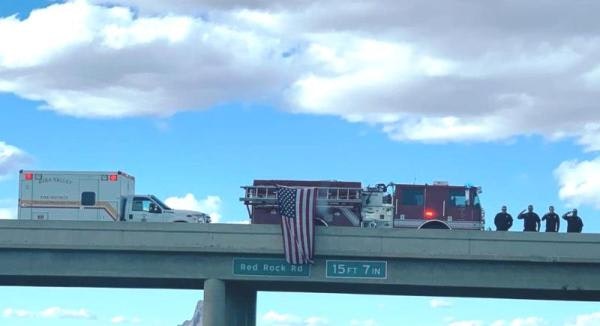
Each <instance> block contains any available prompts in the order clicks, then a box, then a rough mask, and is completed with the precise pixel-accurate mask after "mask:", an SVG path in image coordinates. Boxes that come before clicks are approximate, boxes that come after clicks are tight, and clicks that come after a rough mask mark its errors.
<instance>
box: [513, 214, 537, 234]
mask: <svg viewBox="0 0 600 326" xmlns="http://www.w3.org/2000/svg"><path fill="white" fill-rule="evenodd" d="M518 219H520V220H525V221H524V222H523V231H536V232H537V230H538V229H539V227H538V226H539V225H540V217H539V216H538V215H537V214H536V213H534V212H531V213H530V212H527V213H522V214H519V216H518Z"/></svg>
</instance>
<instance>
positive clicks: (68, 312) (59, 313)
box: [2, 307, 96, 319]
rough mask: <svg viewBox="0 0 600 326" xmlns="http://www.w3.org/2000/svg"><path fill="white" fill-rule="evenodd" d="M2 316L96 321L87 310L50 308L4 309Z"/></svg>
mask: <svg viewBox="0 0 600 326" xmlns="http://www.w3.org/2000/svg"><path fill="white" fill-rule="evenodd" d="M2 315H3V316H4V317H8V318H10V317H16V318H44V319H48V318H67V319H96V316H94V315H93V314H92V313H90V311H89V310H87V309H65V308H61V307H49V308H46V309H44V310H42V311H38V312H36V311H29V310H25V309H14V308H6V309H4V311H3V313H2Z"/></svg>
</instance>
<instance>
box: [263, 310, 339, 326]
mask: <svg viewBox="0 0 600 326" xmlns="http://www.w3.org/2000/svg"><path fill="white" fill-rule="evenodd" d="M261 319H262V321H263V322H264V323H266V324H267V325H273V326H275V325H276V326H320V325H329V321H328V320H327V319H326V318H323V317H319V316H310V317H307V318H302V317H300V316H297V315H293V314H285V313H279V312H277V311H274V310H270V311H268V312H266V313H265V314H264V315H263V316H262V318H261Z"/></svg>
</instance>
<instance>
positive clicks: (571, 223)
mask: <svg viewBox="0 0 600 326" xmlns="http://www.w3.org/2000/svg"><path fill="white" fill-rule="evenodd" d="M562 218H563V219H564V220H566V221H567V232H569V233H581V230H583V221H582V220H581V217H580V216H579V215H577V209H574V210H572V211H570V212H566V213H565V214H564V215H563V217H562Z"/></svg>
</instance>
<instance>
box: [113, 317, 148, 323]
mask: <svg viewBox="0 0 600 326" xmlns="http://www.w3.org/2000/svg"><path fill="white" fill-rule="evenodd" d="M110 322H111V323H113V324H139V323H141V322H142V320H141V319H140V318H139V317H133V318H128V317H125V316H114V317H112V318H111V319H110Z"/></svg>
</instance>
